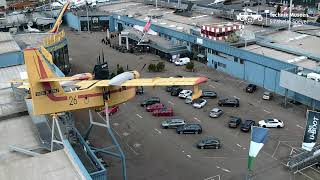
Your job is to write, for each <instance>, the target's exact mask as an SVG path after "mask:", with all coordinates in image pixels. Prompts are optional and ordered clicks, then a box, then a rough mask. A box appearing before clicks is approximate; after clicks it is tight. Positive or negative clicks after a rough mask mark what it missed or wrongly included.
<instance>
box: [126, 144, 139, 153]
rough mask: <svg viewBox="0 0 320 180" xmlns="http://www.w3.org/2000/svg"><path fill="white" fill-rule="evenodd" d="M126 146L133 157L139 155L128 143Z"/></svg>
mask: <svg viewBox="0 0 320 180" xmlns="http://www.w3.org/2000/svg"><path fill="white" fill-rule="evenodd" d="M126 144H127V146H128V147H129V148H130V150H131V151H132V152H133V153H134V154H135V155H139V153H137V152H136V151H135V150H134V149H133V148H132V147H131V146H130V145H129V144H128V143H126Z"/></svg>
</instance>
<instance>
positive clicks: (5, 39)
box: [0, 32, 21, 54]
mask: <svg viewBox="0 0 320 180" xmlns="http://www.w3.org/2000/svg"><path fill="white" fill-rule="evenodd" d="M17 51H21V49H20V47H19V46H18V44H17V43H16V41H15V40H14V39H13V38H12V36H11V34H10V33H8V32H0V54H4V53H9V52H17Z"/></svg>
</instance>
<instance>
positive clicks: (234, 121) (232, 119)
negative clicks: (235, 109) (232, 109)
mask: <svg viewBox="0 0 320 180" xmlns="http://www.w3.org/2000/svg"><path fill="white" fill-rule="evenodd" d="M241 122H242V121H241V118H239V117H235V116H231V117H230V120H229V123H228V124H229V127H230V128H237V127H238V126H239V125H240V124H241Z"/></svg>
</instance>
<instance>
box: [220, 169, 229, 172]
mask: <svg viewBox="0 0 320 180" xmlns="http://www.w3.org/2000/svg"><path fill="white" fill-rule="evenodd" d="M221 170H222V171H225V172H231V171H230V170H228V169H225V168H221Z"/></svg>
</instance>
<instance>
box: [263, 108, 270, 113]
mask: <svg viewBox="0 0 320 180" xmlns="http://www.w3.org/2000/svg"><path fill="white" fill-rule="evenodd" d="M263 111H264V112H266V113H269V114H270V113H271V112H270V111H267V110H265V109H264V110H263Z"/></svg>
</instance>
